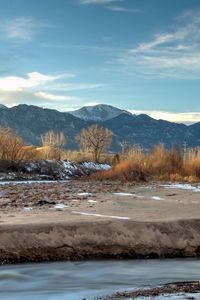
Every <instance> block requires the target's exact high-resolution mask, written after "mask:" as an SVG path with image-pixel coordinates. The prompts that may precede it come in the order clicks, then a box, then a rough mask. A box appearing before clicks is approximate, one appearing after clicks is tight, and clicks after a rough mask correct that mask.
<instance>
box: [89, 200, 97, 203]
mask: <svg viewBox="0 0 200 300" xmlns="http://www.w3.org/2000/svg"><path fill="white" fill-rule="evenodd" d="M88 203H97V201H96V200H88Z"/></svg>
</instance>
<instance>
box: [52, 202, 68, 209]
mask: <svg viewBox="0 0 200 300" xmlns="http://www.w3.org/2000/svg"><path fill="white" fill-rule="evenodd" d="M66 207H67V205H64V204H61V203H60V204H55V205H54V208H55V209H63V208H66Z"/></svg>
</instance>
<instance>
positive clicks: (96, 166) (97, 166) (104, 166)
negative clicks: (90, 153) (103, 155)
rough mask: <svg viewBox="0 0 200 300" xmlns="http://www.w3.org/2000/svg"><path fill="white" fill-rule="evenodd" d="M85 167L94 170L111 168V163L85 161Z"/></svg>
mask: <svg viewBox="0 0 200 300" xmlns="http://www.w3.org/2000/svg"><path fill="white" fill-rule="evenodd" d="M82 165H83V167H84V168H87V169H93V170H99V171H100V170H109V169H110V168H111V166H110V165H108V164H97V163H93V162H91V161H90V162H84V163H82Z"/></svg>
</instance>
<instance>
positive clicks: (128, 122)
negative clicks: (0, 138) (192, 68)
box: [0, 104, 200, 152]
mask: <svg viewBox="0 0 200 300" xmlns="http://www.w3.org/2000/svg"><path fill="white" fill-rule="evenodd" d="M103 107H104V109H105V108H106V105H104V106H103ZM112 109H113V107H112ZM116 109H117V112H119V111H121V113H120V114H118V115H116V116H114V117H111V118H109V119H106V120H104V121H99V120H98V121H92V120H90V121H88V120H87V121H86V120H83V119H81V118H78V117H76V116H74V115H72V114H71V113H70V112H68V113H66V112H59V111H57V110H54V109H48V108H42V107H39V106H34V105H26V104H20V105H18V106H14V107H11V108H7V109H0V127H10V128H11V129H13V130H14V131H15V132H16V133H18V134H19V135H20V136H21V137H22V138H23V139H24V141H25V142H26V143H27V144H34V145H37V146H40V145H41V135H43V134H45V133H46V132H47V131H49V130H54V131H56V132H59V131H63V133H64V134H65V136H66V140H67V144H66V147H67V148H68V149H71V150H74V149H78V144H77V142H76V138H75V137H76V136H77V135H78V134H79V133H80V131H81V130H82V129H83V128H86V127H88V126H91V125H92V124H99V125H101V126H103V127H105V128H108V129H109V130H111V131H112V132H113V143H112V145H111V147H110V151H113V152H119V151H121V144H122V141H124V140H126V141H128V142H129V144H130V146H132V145H136V144H137V145H139V146H141V147H142V148H143V149H145V150H150V149H152V147H153V146H154V145H155V144H160V143H162V144H164V145H165V146H166V147H167V148H169V147H172V146H173V145H179V146H180V145H182V144H183V143H184V142H186V143H187V145H188V146H189V147H197V146H200V122H197V123H195V124H192V125H185V124H178V123H172V122H169V121H165V120H156V119H153V118H151V117H150V116H148V115H145V114H141V115H132V114H131V113H129V112H126V111H123V110H120V109H118V108H116ZM109 112H110V106H109ZM110 116H113V115H112V114H110Z"/></svg>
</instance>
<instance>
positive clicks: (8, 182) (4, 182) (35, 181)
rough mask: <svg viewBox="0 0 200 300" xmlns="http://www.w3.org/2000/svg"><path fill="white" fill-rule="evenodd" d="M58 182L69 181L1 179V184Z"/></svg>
mask: <svg viewBox="0 0 200 300" xmlns="http://www.w3.org/2000/svg"><path fill="white" fill-rule="evenodd" d="M58 182H67V180H62V181H61V180H22V181H14V180H13V181H0V185H18V184H33V183H39V184H43V183H46V184H52V183H58Z"/></svg>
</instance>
